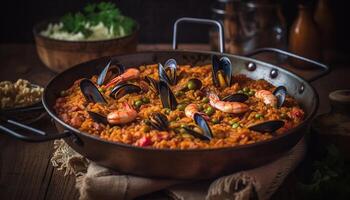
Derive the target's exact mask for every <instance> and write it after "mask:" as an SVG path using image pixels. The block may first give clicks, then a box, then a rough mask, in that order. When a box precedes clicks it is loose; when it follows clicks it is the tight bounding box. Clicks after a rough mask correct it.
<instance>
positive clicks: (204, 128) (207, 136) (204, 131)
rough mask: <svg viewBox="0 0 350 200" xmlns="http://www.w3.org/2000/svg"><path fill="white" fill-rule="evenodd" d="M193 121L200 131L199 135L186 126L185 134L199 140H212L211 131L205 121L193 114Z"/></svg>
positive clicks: (198, 115)
mask: <svg viewBox="0 0 350 200" xmlns="http://www.w3.org/2000/svg"><path fill="white" fill-rule="evenodd" d="M193 119H194V121H195V123H196V124H197V125H198V127H199V128H200V129H201V133H199V132H197V131H195V130H194V129H193V127H188V126H185V127H184V129H185V130H186V132H187V133H188V134H190V135H192V136H193V137H196V138H199V139H201V140H211V139H212V138H213V134H212V132H211V129H210V127H209V125H208V123H207V122H206V121H205V119H204V118H203V117H202V116H201V115H200V114H198V113H195V114H194V116H193Z"/></svg>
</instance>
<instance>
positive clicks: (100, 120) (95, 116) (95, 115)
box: [87, 111, 108, 124]
mask: <svg viewBox="0 0 350 200" xmlns="http://www.w3.org/2000/svg"><path fill="white" fill-rule="evenodd" d="M87 112H88V113H89V116H90V117H91V118H92V119H93V120H94V121H95V122H97V123H101V124H108V121H107V117H106V116H103V115H101V114H99V113H96V112H92V111H87Z"/></svg>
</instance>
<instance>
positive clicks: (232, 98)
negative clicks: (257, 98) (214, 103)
mask: <svg viewBox="0 0 350 200" xmlns="http://www.w3.org/2000/svg"><path fill="white" fill-rule="evenodd" d="M248 99H249V96H248V95H246V94H239V93H236V94H230V95H227V96H225V97H223V98H222V99H221V100H222V101H229V102H241V103H243V102H245V101H247V100H248Z"/></svg>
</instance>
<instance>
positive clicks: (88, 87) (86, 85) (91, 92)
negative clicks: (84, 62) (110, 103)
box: [80, 79, 107, 103]
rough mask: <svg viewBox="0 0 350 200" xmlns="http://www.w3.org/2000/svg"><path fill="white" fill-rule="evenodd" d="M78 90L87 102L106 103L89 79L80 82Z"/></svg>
mask: <svg viewBox="0 0 350 200" xmlns="http://www.w3.org/2000/svg"><path fill="white" fill-rule="evenodd" d="M80 90H81V92H82V93H83V95H84V97H85V99H86V101H88V102H93V103H107V102H106V100H105V98H104V97H103V95H102V94H101V93H100V91H98V89H97V87H96V86H95V84H94V83H93V82H92V81H91V80H89V79H83V80H81V81H80Z"/></svg>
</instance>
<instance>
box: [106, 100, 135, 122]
mask: <svg viewBox="0 0 350 200" xmlns="http://www.w3.org/2000/svg"><path fill="white" fill-rule="evenodd" d="M136 117H137V112H136V110H135V109H133V108H132V107H131V106H130V105H129V104H128V103H124V107H123V109H120V110H115V111H112V112H110V113H109V114H108V115H107V121H108V123H110V124H113V125H117V124H126V123H129V122H132V121H134V120H135V119H136Z"/></svg>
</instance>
